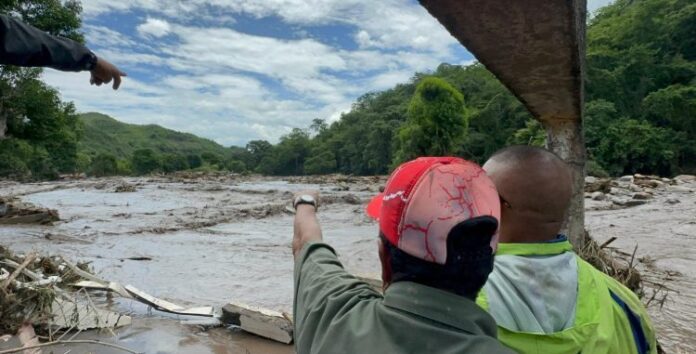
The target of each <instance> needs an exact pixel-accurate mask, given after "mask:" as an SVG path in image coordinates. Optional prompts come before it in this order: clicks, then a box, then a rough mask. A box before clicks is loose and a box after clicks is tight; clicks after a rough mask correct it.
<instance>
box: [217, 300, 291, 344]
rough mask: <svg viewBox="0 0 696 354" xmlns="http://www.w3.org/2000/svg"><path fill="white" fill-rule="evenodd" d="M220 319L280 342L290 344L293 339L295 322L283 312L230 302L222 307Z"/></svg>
mask: <svg viewBox="0 0 696 354" xmlns="http://www.w3.org/2000/svg"><path fill="white" fill-rule="evenodd" d="M220 320H221V321H222V322H223V323H226V324H229V325H234V326H239V327H240V328H241V329H242V330H244V331H246V332H249V333H253V334H256V335H258V336H261V337H264V338H268V339H272V340H274V341H277V342H280V343H285V344H290V343H292V340H293V323H292V321H290V319H289V318H287V317H286V316H284V315H283V313H281V312H277V311H273V310H267V309H262V308H258V307H253V306H248V305H245V304H234V303H229V304H227V305H225V306H223V307H222V317H221V318H220Z"/></svg>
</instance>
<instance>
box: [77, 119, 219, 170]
mask: <svg viewBox="0 0 696 354" xmlns="http://www.w3.org/2000/svg"><path fill="white" fill-rule="evenodd" d="M80 119H81V120H82V122H83V125H84V132H83V137H82V139H81V141H80V142H79V145H78V146H79V150H80V151H81V152H83V153H86V154H88V155H91V156H96V155H98V154H102V153H103V154H111V155H113V156H115V157H116V158H119V159H129V158H130V157H131V156H132V154H133V151H135V150H138V149H152V150H153V151H155V152H158V153H172V154H180V155H184V156H186V155H199V156H201V155H202V154H203V153H206V152H208V153H213V154H215V155H218V156H221V157H222V156H227V155H229V149H227V148H225V147H224V146H222V145H220V144H218V143H216V142H214V141H212V140H209V139H205V138H201V137H198V136H196V135H193V134H190V133H182V132H178V131H174V130H171V129H167V128H163V127H161V126H159V125H156V124H149V125H137V124H128V123H123V122H120V121H118V120H116V119H114V118H111V117H109V116H107V115H104V114H101V113H84V114H81V115H80Z"/></svg>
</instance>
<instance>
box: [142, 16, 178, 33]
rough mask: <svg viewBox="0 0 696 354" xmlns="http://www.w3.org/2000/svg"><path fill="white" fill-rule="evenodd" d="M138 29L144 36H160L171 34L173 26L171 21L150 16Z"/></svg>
mask: <svg viewBox="0 0 696 354" xmlns="http://www.w3.org/2000/svg"><path fill="white" fill-rule="evenodd" d="M137 29H138V32H139V33H140V34H141V35H143V36H152V37H157V38H159V37H163V36H166V35H167V34H169V32H170V31H171V26H170V25H169V22H167V21H165V20H160V19H156V18H150V17H148V18H147V20H145V22H144V23H142V24H140V25H139V26H138V27H137Z"/></svg>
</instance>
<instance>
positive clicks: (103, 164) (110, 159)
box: [90, 154, 118, 177]
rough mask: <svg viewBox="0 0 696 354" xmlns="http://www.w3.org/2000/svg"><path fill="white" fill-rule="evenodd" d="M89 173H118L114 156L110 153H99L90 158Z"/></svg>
mask: <svg viewBox="0 0 696 354" xmlns="http://www.w3.org/2000/svg"><path fill="white" fill-rule="evenodd" d="M90 174H91V175H92V176H96V177H103V176H113V175H116V174H118V163H117V162H116V157H115V156H114V155H111V154H99V155H97V156H96V157H95V158H94V159H93V160H92V168H91V170H90Z"/></svg>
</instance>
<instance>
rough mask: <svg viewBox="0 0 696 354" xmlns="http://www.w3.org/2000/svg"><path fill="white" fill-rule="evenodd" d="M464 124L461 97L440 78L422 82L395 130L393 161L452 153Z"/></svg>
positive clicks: (464, 127) (465, 117)
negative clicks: (405, 118) (403, 123)
mask: <svg viewBox="0 0 696 354" xmlns="http://www.w3.org/2000/svg"><path fill="white" fill-rule="evenodd" d="M467 125H468V120H467V115H466V111H465V107H464V96H462V94H461V93H460V92H459V91H457V90H456V89H455V88H454V87H452V85H450V84H449V83H448V82H447V81H445V80H443V79H440V78H437V77H428V78H425V79H423V80H422V81H421V82H420V83H419V84H418V86H417V87H416V92H415V94H414V95H413V98H412V99H411V103H410V104H409V107H408V121H407V122H406V124H405V126H403V127H402V128H401V129H400V130H399V135H398V138H397V139H398V151H397V154H396V159H395V161H394V162H395V163H397V164H398V163H400V162H402V161H405V160H408V159H411V158H413V157H416V156H424V155H430V156H443V155H449V154H452V153H453V152H454V150H455V146H456V145H457V143H458V142H459V141H460V139H462V138H463V137H464V134H465V133H466V129H467Z"/></svg>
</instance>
